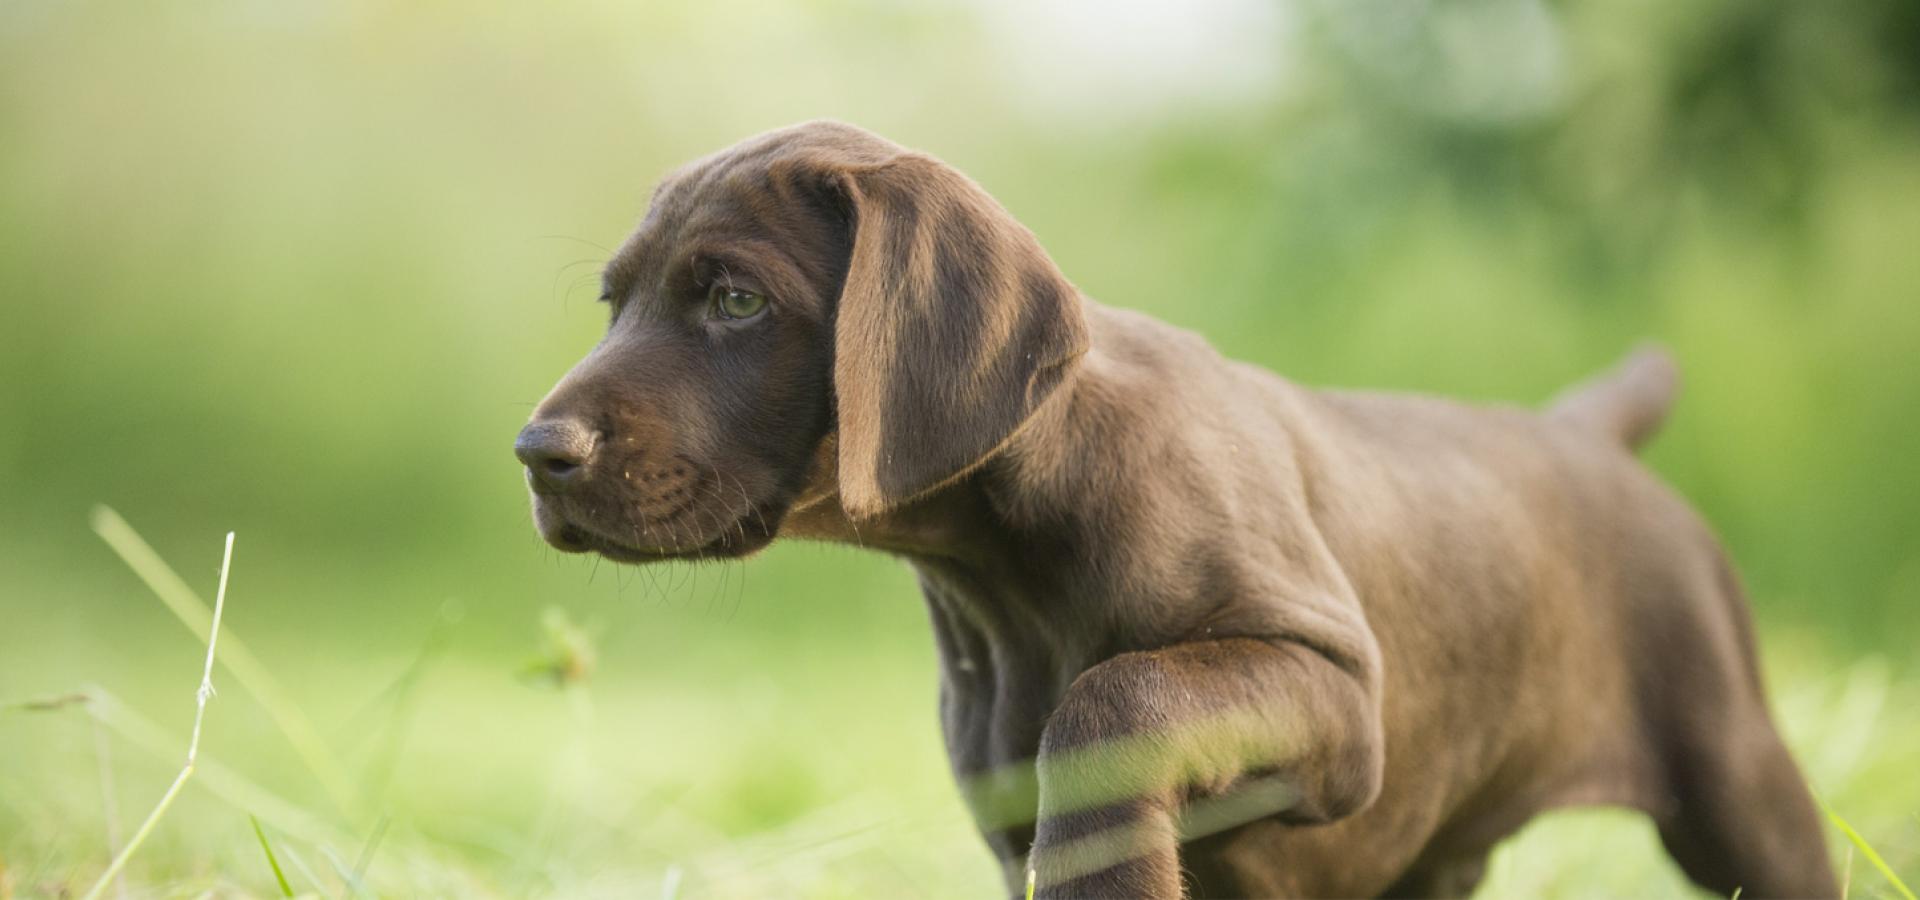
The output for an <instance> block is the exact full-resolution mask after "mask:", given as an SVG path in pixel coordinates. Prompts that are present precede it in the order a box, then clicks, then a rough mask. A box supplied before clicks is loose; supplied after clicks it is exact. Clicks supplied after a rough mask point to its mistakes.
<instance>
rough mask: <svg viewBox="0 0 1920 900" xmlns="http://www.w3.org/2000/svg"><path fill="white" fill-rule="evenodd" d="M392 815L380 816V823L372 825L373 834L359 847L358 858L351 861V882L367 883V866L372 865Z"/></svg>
mask: <svg viewBox="0 0 1920 900" xmlns="http://www.w3.org/2000/svg"><path fill="white" fill-rule="evenodd" d="M392 821H393V817H392V816H381V817H380V824H379V825H376V826H374V829H373V836H371V837H369V838H367V844H366V846H364V847H361V848H360V858H359V859H356V860H354V861H353V883H354V884H359V885H364V884H366V883H367V867H368V866H371V865H373V854H374V853H375V852H376V851H378V850H379V849H380V841H381V840H382V839H383V838H385V837H386V836H387V825H388V824H390V823H391V822H392Z"/></svg>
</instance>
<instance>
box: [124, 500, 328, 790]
mask: <svg viewBox="0 0 1920 900" xmlns="http://www.w3.org/2000/svg"><path fill="white" fill-rule="evenodd" d="M93 530H94V532H95V533H97V534H99V535H100V539H101V540H104V541H106V542H107V546H109V547H111V548H113V552H114V553H116V554H118V555H119V557H120V559H121V561H123V562H125V563H126V564H127V567H128V568H131V569H132V570H133V573H134V574H135V575H137V576H139V577H140V580H141V581H143V582H145V583H146V585H147V587H148V588H150V589H151V590H152V591H153V593H154V595H155V596H157V597H159V598H160V602H162V603H164V604H165V605H166V607H167V610H168V611H169V612H171V613H173V615H174V617H175V618H177V619H179V620H180V622H181V624H184V625H186V626H187V628H188V630H190V631H192V632H193V633H194V634H195V635H197V636H199V637H200V639H201V640H207V639H208V623H209V621H210V619H211V617H210V616H209V615H208V613H207V605H206V603H205V602H204V601H202V600H201V599H200V597H199V596H198V595H197V594H195V593H194V591H193V589H192V588H190V587H188V586H187V583H186V582H185V581H184V580H182V579H181V578H180V576H179V574H178V573H176V572H174V571H173V568H172V567H171V566H168V565H167V563H166V561H165V560H163V559H161V558H160V555H159V554H158V553H155V552H154V550H153V547H151V546H149V545H148V544H147V542H146V541H145V540H144V539H142V538H141V537H140V535H139V533H138V532H136V531H134V530H133V526H131V525H128V524H127V521H126V520H125V519H123V518H121V517H120V514H119V513H117V512H114V511H113V510H112V509H111V508H109V507H106V506H97V507H94V510H93ZM220 664H221V666H222V667H224V668H225V669H226V670H227V671H228V672H229V673H230V674H232V675H233V677H234V680H236V681H238V682H239V683H240V687H242V688H243V689H245V690H246V691H247V692H248V693H250V694H252V695H253V696H254V698H255V699H257V700H259V701H260V705H261V706H262V707H264V708H265V709H266V711H267V715H268V716H270V717H272V719H273V723H274V725H275V726H277V727H278V728H279V729H280V733H281V734H283V735H286V738H287V742H288V743H289V744H292V745H293V749H294V752H295V753H297V754H299V756H300V759H301V761H302V762H304V763H306V765H307V768H308V769H309V770H310V771H312V772H313V774H314V777H315V779H316V780H318V781H319V782H320V786H321V787H322V788H323V789H325V790H326V792H327V796H328V798H329V799H331V800H332V801H333V803H334V805H335V806H337V807H338V808H339V809H340V810H341V811H342V812H345V813H346V814H347V815H348V817H349V818H353V817H356V816H358V814H359V811H360V803H359V792H358V791H357V790H355V789H354V787H353V782H352V779H351V778H349V777H348V776H347V773H346V770H345V769H344V768H342V767H341V765H340V763H339V761H338V760H337V759H335V757H334V755H333V752H332V751H331V750H330V749H328V747H327V744H326V742H325V741H324V740H322V739H321V738H320V734H319V732H318V731H316V730H315V729H314V727H313V725H312V723H310V722H308V721H307V718H306V716H304V715H302V714H301V712H300V710H299V708H298V707H297V706H295V705H294V704H293V702H292V701H291V700H289V699H288V697H287V692H286V690H285V689H284V688H282V687H281V686H280V682H279V680H278V679H276V678H274V677H273V674H272V673H271V672H269V671H268V670H267V667H266V666H265V665H262V664H261V662H260V660H259V657H256V656H254V655H253V651H251V650H249V649H248V648H247V645H246V644H245V642H243V641H241V640H240V637H239V635H231V634H230V635H228V636H227V653H226V654H225V655H223V656H222V657H221V658H220Z"/></svg>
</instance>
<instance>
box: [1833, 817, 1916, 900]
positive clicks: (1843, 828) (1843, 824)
mask: <svg viewBox="0 0 1920 900" xmlns="http://www.w3.org/2000/svg"><path fill="white" fill-rule="evenodd" d="M1820 808H1821V809H1822V810H1824V811H1825V812H1826V814H1827V820H1828V821H1830V822H1832V823H1833V824H1834V827H1836V828H1839V829H1840V833H1841V834H1844V835H1846V836H1847V840H1849V841H1852V842H1853V845H1854V846H1855V847H1858V848H1860V855H1861V856H1864V857H1866V858H1867V862H1869V863H1872V864H1873V867H1874V868H1876V869H1879V870H1880V874H1881V875H1882V876H1883V877H1885V878H1886V879H1887V882H1888V883H1889V884H1892V885H1893V889H1894V890H1896V891H1899V892H1900V896H1902V897H1905V898H1906V900H1915V898H1914V896H1913V890H1912V889H1911V888H1909V887H1907V883H1906V882H1904V881H1901V880H1900V876H1899V875H1896V874H1894V872H1893V867H1892V866H1889V865H1887V861H1886V860H1884V859H1881V858H1880V853H1879V851H1877V850H1875V849H1873V845H1872V844H1869V843H1867V839H1866V838H1864V837H1861V836H1860V832H1858V831H1855V830H1853V826H1852V825H1849V824H1847V820H1846V819H1843V818H1840V814H1839V813H1837V812H1834V811H1833V807H1831V806H1828V805H1827V802H1826V801H1825V800H1821V801H1820Z"/></svg>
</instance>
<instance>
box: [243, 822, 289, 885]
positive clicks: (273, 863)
mask: <svg viewBox="0 0 1920 900" xmlns="http://www.w3.org/2000/svg"><path fill="white" fill-rule="evenodd" d="M247 821H249V822H252V823H253V836H254V837H257V838H259V839H260V852H262V853H265V854H266V855H267V868H270V869H272V870H273V880H274V881H275V882H277V883H278V884H279V885H280V896H282V897H291V896H293V885H290V884H288V883H287V873H285V872H282V871H280V860H278V859H275V858H274V856H273V844H271V843H269V842H268V841H267V831H266V829H264V828H261V827H260V817H259V816H248V817H247Z"/></svg>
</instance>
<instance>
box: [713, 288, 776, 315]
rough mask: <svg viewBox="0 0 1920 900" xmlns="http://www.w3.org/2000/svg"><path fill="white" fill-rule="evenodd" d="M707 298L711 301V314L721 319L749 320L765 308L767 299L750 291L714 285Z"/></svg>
mask: <svg viewBox="0 0 1920 900" xmlns="http://www.w3.org/2000/svg"><path fill="white" fill-rule="evenodd" d="M707 296H708V297H709V298H711V299H712V301H713V312H714V314H715V315H717V316H719V317H720V318H723V319H751V318H753V317H754V316H756V315H759V313H760V311H761V310H763V309H766V308H767V298H765V297H762V296H760V295H759V294H756V293H754V292H752V291H743V290H740V289H739V288H734V287H728V286H726V285H724V284H716V285H714V286H713V289H712V290H711V291H708V292H707Z"/></svg>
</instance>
